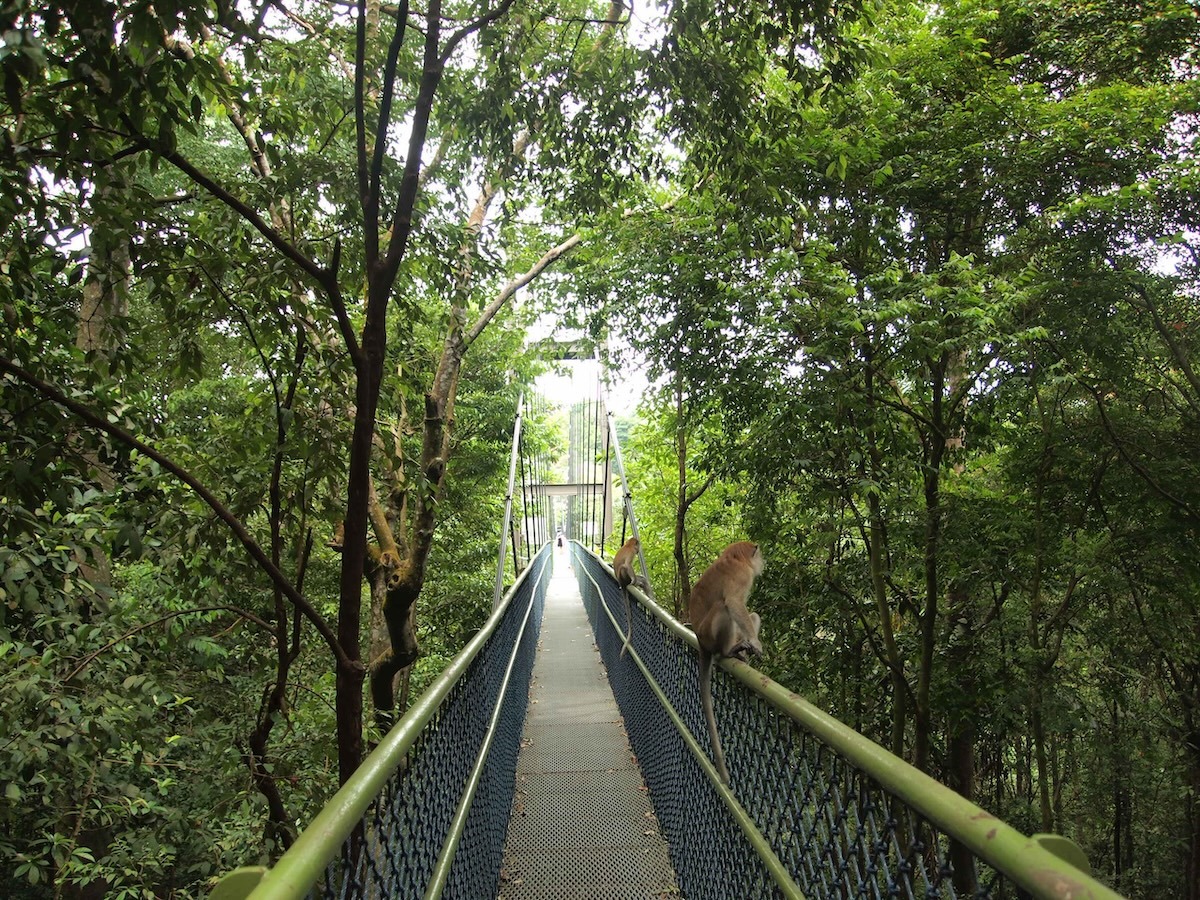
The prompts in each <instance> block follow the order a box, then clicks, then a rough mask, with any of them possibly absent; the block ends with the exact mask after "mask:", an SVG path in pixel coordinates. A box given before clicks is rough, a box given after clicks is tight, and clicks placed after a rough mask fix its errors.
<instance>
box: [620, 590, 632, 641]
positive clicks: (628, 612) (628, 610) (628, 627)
mask: <svg viewBox="0 0 1200 900" xmlns="http://www.w3.org/2000/svg"><path fill="white" fill-rule="evenodd" d="M621 593H622V594H624V595H625V643H624V644H622V645H621V652H620V653H619V654H618V658H620V657H624V656H625V651H626V650H628V649H629V641H630V639H631V638H632V637H633V616H632V609H633V606H632V604H631V603H630V602H629V588H627V587H622V588H621Z"/></svg>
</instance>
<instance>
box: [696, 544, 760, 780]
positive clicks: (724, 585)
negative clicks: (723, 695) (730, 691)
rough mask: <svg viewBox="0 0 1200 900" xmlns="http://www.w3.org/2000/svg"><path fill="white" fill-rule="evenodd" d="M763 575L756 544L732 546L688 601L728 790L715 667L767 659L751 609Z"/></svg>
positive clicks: (705, 702)
mask: <svg viewBox="0 0 1200 900" xmlns="http://www.w3.org/2000/svg"><path fill="white" fill-rule="evenodd" d="M762 570H763V558H762V554H761V553H760V552H759V550H758V545H757V544H753V543H751V542H750V541H738V542H737V543H736V544H730V545H729V546H728V547H726V548H725V549H724V550H723V551H722V552H721V555H720V556H718V557H717V559H716V561H715V562H714V563H713V564H712V565H711V566H709V567H708V568H707V569H705V570H704V574H703V575H701V576H700V579H699V580H698V581H697V582H696V586H695V587H693V588H692V594H691V596H690V597H689V598H688V616H689V617H690V618H691V620H692V630H693V631H695V632H696V640H697V642H698V643H699V644H700V702H701V704H702V706H703V707H704V718H705V721H706V722H707V723H708V734H709V737H710V738H711V739H712V748H713V761H714V763H715V764H716V767H717V772H718V774H720V776H721V780H722V781H723V782H725V784H726V785H728V784H729V771H728V770H727V769H726V768H725V754H724V752H722V750H721V738H720V736H719V735H718V734H717V720H716V717H715V716H714V715H713V706H712V667H713V661H714V660H716V659H718V658H720V657H722V656H732V657H734V658H736V659H740V660H742V661H743V662H744V661H745V659H746V654H748V653H751V654H754V655H755V656H759V655H761V654H762V643H761V642H760V641H759V639H758V630H759V627H760V626H761V625H762V620H761V619H760V618H759V616H758V613H752V612H750V611H749V610H748V609H746V600H747V598H749V596H750V591H751V589H752V588H753V587H754V579H755V577H756V576H757V575H759V574H761V573H762Z"/></svg>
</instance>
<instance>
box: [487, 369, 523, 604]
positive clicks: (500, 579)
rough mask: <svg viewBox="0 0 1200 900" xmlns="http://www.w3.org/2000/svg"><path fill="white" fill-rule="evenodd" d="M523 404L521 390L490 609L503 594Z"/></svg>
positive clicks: (498, 601)
mask: <svg viewBox="0 0 1200 900" xmlns="http://www.w3.org/2000/svg"><path fill="white" fill-rule="evenodd" d="M524 405H525V394H524V392H522V393H521V394H520V396H518V397H517V418H516V421H515V422H514V423H513V442H512V455H511V456H510V457H509V461H508V493H507V494H505V496H504V522H503V524H501V526H500V549H499V550H497V551H496V592H495V594H494V595H493V596H492V609H495V608H496V607H498V606H499V605H500V599H501V598H502V597H503V596H504V560H505V557H506V554H507V552H508V524H509V522H510V521H511V520H512V500H513V486H514V485H515V484H516V480H517V451H518V449H519V448H520V446H521V411H522V409H523V408H524ZM514 552H515V551H514Z"/></svg>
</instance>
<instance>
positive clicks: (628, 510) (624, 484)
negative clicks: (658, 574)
mask: <svg viewBox="0 0 1200 900" xmlns="http://www.w3.org/2000/svg"><path fill="white" fill-rule="evenodd" d="M600 391H601V398H602V399H603V400H604V408H605V413H606V414H607V416H608V434H609V439H610V440H611V441H612V446H613V450H614V451H615V455H616V459H617V471H618V472H619V473H620V474H621V503H622V504H623V507H624V510H625V517H626V518H627V519H628V520H629V525H630V527H631V528H632V530H633V536H634V537H635V538H637V539H638V563H639V564H640V565H641V568H642V577H643V578H645V579H646V585H647V588H648V590H647V592H646V593H648V594H649V595H650V599H651V600H653V599H654V588H653V587H650V572H649V571H648V570H647V569H646V553H645V551H644V550H643V549H642V536H641V534H639V533H638V524H637V516H635V515H634V514H633V494H631V493H630V492H629V476H628V475H626V474H625V458H624V457H623V456H622V455H621V440H620V438H618V437H617V423H616V420H615V419H613V414H612V410H611V409H609V408H608V393H607V392H606V391H605V390H604V383H603V382H601V383H600Z"/></svg>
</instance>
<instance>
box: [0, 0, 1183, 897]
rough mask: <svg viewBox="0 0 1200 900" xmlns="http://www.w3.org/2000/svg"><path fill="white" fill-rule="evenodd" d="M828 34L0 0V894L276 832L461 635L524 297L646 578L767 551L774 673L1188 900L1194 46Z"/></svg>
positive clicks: (168, 879)
mask: <svg viewBox="0 0 1200 900" xmlns="http://www.w3.org/2000/svg"><path fill="white" fill-rule="evenodd" d="M863 11H864V10H863V8H862V5H860V4H858V3H854V2H846V3H841V2H839V3H836V4H826V3H814V2H806V0H799V2H792V0H771V2H758V3H750V4H745V3H742V4H732V3H721V2H707V0H705V2H700V0H679V2H676V3H671V4H663V5H662V6H661V7H655V8H651V7H643V6H641V5H635V6H633V8H632V9H631V8H630V7H629V6H628V5H626V4H623V3H620V2H616V3H609V4H603V3H590V2H586V0H551V2H537V3H534V2H529V0H497V2H495V3H494V4H491V5H489V4H481V3H475V2H465V0H463V2H458V0H454V2H452V0H444V2H440V3H431V4H429V5H428V6H427V7H426V8H422V9H413V8H410V6H409V5H407V4H405V5H402V6H400V7H392V6H387V5H384V4H379V3H377V2H375V0H369V2H363V3H361V4H360V5H357V6H356V5H355V4H346V3H342V2H328V0H294V2H293V0H285V2H279V0H270V2H245V3H239V4H228V3H215V4H212V3H206V2H178V0H176V2H172V0H161V2H156V3H154V4H153V5H151V4H148V3H144V2H140V0H115V2H113V0H71V2H59V3H53V2H52V3H37V4H35V3H32V2H29V0H4V2H0V32H2V33H3V38H4V40H3V42H2V44H0V79H2V81H3V95H2V98H0V315H2V317H3V327H2V328H0V386H2V391H3V392H2V394H0V438H2V439H0V535H2V538H0V691H2V692H3V697H4V700H3V703H2V704H0V724H2V725H3V730H2V731H0V734H2V735H3V736H2V737H0V784H3V790H4V803H3V805H2V806H0V860H3V864H2V865H0V893H2V894H4V895H5V896H13V897H24V896H29V897H33V896H45V895H48V894H54V895H55V896H92V895H99V894H101V893H106V894H107V895H109V896H113V897H124V896H128V897H133V896H159V895H162V896H168V895H173V896H194V895H199V894H201V893H203V891H204V890H205V887H206V886H207V885H210V884H211V883H212V881H213V879H214V878H215V877H216V876H217V875H219V874H220V873H221V872H224V871H227V870H228V869H230V868H232V867H233V866H235V865H238V864H241V863H246V862H253V861H256V860H267V859H270V858H271V857H273V856H274V855H276V854H277V853H278V852H279V851H280V849H281V848H283V847H286V846H287V845H288V844H289V843H290V841H291V840H292V839H293V838H294V835H295V833H296V831H297V829H298V828H299V827H302V826H303V824H304V823H305V822H306V821H308V820H309V819H310V818H311V816H312V814H313V812H314V811H315V810H316V809H318V808H319V807H320V805H321V804H322V803H323V801H324V799H325V798H326V797H327V796H328V795H329V793H330V791H331V790H332V789H333V788H334V787H335V786H336V784H337V783H338V781H339V779H344V778H345V777H347V776H348V774H349V773H350V772H351V771H353V768H354V766H355V765H357V763H358V760H359V758H360V757H361V754H362V752H363V750H364V749H366V747H367V746H368V745H369V743H370V742H371V741H373V740H375V739H376V738H377V736H378V734H379V733H380V730H382V729H386V728H387V727H389V725H390V723H391V721H392V717H393V715H394V712H395V711H396V710H397V709H402V708H403V705H404V702H405V697H406V696H409V695H411V694H412V692H414V691H417V690H419V689H420V687H421V686H422V684H424V683H425V682H426V681H427V680H428V679H429V678H430V677H431V675H432V674H433V673H435V672H436V671H438V670H439V668H440V667H441V666H442V665H444V663H445V660H446V659H448V658H449V657H450V656H451V655H452V654H453V653H454V652H455V651H456V650H457V649H458V648H459V647H460V646H461V645H462V643H463V642H464V641H465V640H466V639H467V638H468V637H469V635H470V634H471V633H472V632H473V631H474V629H475V628H476V627H477V625H478V624H479V622H480V621H482V618H483V616H484V615H485V614H486V610H487V607H488V603H489V601H490V597H491V583H492V579H493V577H494V576H493V574H492V572H491V568H492V566H493V565H494V559H495V556H494V554H495V540H496V538H497V528H498V523H499V518H500V509H501V508H502V506H503V495H504V485H503V479H504V477H505V475H506V466H507V457H506V453H505V450H506V447H507V441H508V435H509V429H510V427H511V420H512V414H513V410H514V409H515V406H516V399H517V396H518V394H519V392H520V390H521V385H522V384H523V383H527V382H528V381H529V379H530V377H531V376H532V374H533V373H534V372H535V371H536V364H535V362H534V361H533V360H532V359H531V358H530V354H528V352H527V351H526V349H525V341H524V329H525V326H526V324H527V323H528V321H529V316H530V315H532V311H531V309H530V308H528V307H525V306H518V305H517V304H516V301H515V295H516V294H517V292H518V291H519V290H521V289H523V288H525V287H527V286H530V285H532V286H533V287H534V288H535V289H537V288H538V286H539V285H547V284H548V288H545V289H544V290H545V295H546V296H548V297H559V298H563V297H565V298H567V300H566V301H565V303H564V305H565V306H566V307H569V309H570V312H571V315H572V316H573V317H574V318H575V319H576V320H577V321H578V322H579V323H581V324H584V325H586V326H587V327H588V329H589V331H590V333H591V335H592V336H593V337H595V338H597V339H605V340H606V341H607V346H608V347H609V348H610V351H611V352H612V353H613V354H614V356H615V358H616V360H617V362H619V363H622V364H624V363H629V362H632V361H634V360H638V359H641V360H645V361H647V363H648V366H649V375H650V377H651V379H652V382H653V384H654V396H653V397H652V398H651V399H650V401H649V402H648V403H647V405H646V406H645V408H644V411H643V412H644V421H643V423H642V424H641V425H639V426H638V427H637V428H636V429H635V431H634V434H633V435H632V440H631V441H630V443H629V446H628V458H627V464H628V468H629V470H630V473H631V476H632V477H633V479H634V480H635V482H636V483H635V485H634V491H635V495H636V496H637V498H638V505H639V512H640V516H641V520H642V536H643V540H644V542H645V543H646V546H647V549H648V556H649V560H650V563H651V567H652V576H653V577H654V580H655V584H656V586H657V587H658V593H659V595H660V597H667V596H672V597H673V599H674V602H675V603H676V604H677V608H678V605H681V604H682V600H683V598H684V597H686V595H687V592H688V588H689V585H690V583H691V581H692V580H694V578H695V577H696V575H697V574H698V572H699V571H700V569H701V568H702V567H703V566H704V565H705V564H706V563H707V562H708V560H709V559H711V558H712V556H713V555H714V554H715V553H716V552H717V551H718V550H719V549H720V547H721V546H722V545H723V544H724V543H726V542H727V541H729V540H733V539H736V538H740V537H743V536H749V537H751V538H753V539H755V540H758V541H760V542H761V543H762V544H763V547H764V551H765V553H766V556H767V558H768V561H769V567H768V571H767V574H766V575H765V576H764V578H763V579H762V581H761V583H760V587H759V588H758V589H757V592H756V595H755V601H756V603H757V605H758V608H759V610H760V611H761V612H762V614H763V617H764V620H765V623H766V624H765V630H764V637H767V638H768V640H769V648H770V649H769V657H768V659H767V666H768V668H769V670H770V671H771V672H772V674H773V675H775V677H776V678H778V680H780V681H782V682H784V683H786V684H788V685H789V686H791V687H793V688H795V689H797V690H803V691H804V692H806V693H807V694H808V695H810V696H811V697H812V698H813V699H814V700H816V701H817V702H819V703H821V704H822V705H825V706H827V707H828V708H830V709H831V710H833V711H834V712H835V713H837V714H838V715H839V716H841V717H842V718H843V719H845V720H846V721H847V722H849V723H850V724H852V725H854V726H855V727H856V728H859V729H860V730H862V731H863V732H865V733H867V734H869V735H871V736H873V737H875V738H876V739H878V740H880V741H881V742H882V743H884V744H885V745H887V746H890V747H891V748H892V749H893V750H895V751H896V752H897V753H900V754H902V755H904V756H906V757H907V758H909V759H911V760H913V761H914V762H915V763H916V764H917V765H919V766H921V767H923V768H925V769H927V770H929V771H931V772H932V773H934V774H935V775H936V776H937V777H939V778H942V779H943V780H945V781H947V782H948V783H950V784H952V785H953V786H955V787H956V788H957V789H958V790H960V791H962V792H963V793H965V794H967V795H969V796H972V797H974V798H976V799H977V800H978V801H979V802H980V803H982V804H983V805H984V806H986V807H988V808H989V809H992V810H994V811H995V812H996V813H998V814H1000V815H1002V816H1003V817H1005V818H1006V819H1008V820H1010V821H1011V822H1012V823H1013V824H1015V825H1017V826H1018V827H1020V828H1023V829H1025V830H1027V831H1039V830H1053V831H1059V832H1062V833H1065V834H1067V835H1069V836H1071V837H1073V838H1074V839H1075V840H1076V841H1077V842H1079V843H1080V845H1081V846H1082V847H1083V849H1084V850H1085V851H1086V852H1087V854H1088V856H1089V858H1090V859H1091V860H1092V862H1093V865H1094V866H1095V868H1096V870H1097V872H1098V874H1100V875H1101V876H1102V877H1103V878H1105V879H1106V880H1108V881H1110V882H1111V883H1112V884H1113V885H1114V886H1115V887H1116V888H1118V889H1119V890H1121V891H1122V892H1124V893H1127V894H1128V895H1130V896H1133V897H1148V898H1149V897H1167V896H1183V897H1187V898H1189V900H1200V601H1198V598H1200V556H1198V555H1197V548H1198V547H1200V540H1197V538H1198V537H1200V535H1198V533H1197V532H1198V529H1200V493H1198V491H1200V478H1198V477H1197V476H1198V475H1200V472H1197V465H1198V464H1200V463H1198V460H1200V430H1198V428H1197V423H1198V422H1200V377H1198V375H1197V370H1196V358H1197V350H1198V349H1200V291H1198V288H1200V282H1198V276H1200V270H1198V266H1200V258H1198V257H1197V255H1196V252H1195V241H1196V235H1197V232H1198V231H1200V227H1198V226H1200V223H1198V221H1197V219H1198V218H1200V201H1198V193H1197V184H1198V179H1200V171H1198V168H1197V163H1196V153H1195V151H1196V130H1197V127H1198V125H1200V120H1198V115H1200V80H1198V78H1197V69H1196V63H1197V60H1196V58H1195V49H1194V48H1195V47H1196V46H1197V42H1198V39H1200V20H1198V18H1197V16H1196V14H1195V10H1194V8H1193V7H1192V4H1190V3H1188V2H1186V0H1146V2H1142V3H1138V4H1130V3H1127V2H1124V0H1066V2H1061V0H1054V2H1051V0H951V2H942V3H924V2H920V3H910V2H899V0H897V2H892V0H885V2H881V3H875V4H868V5H866V12H867V13H868V15H866V16H865V17H864V16H862V13H863ZM563 261H567V262H566V266H565V267H564V262H563ZM548 276H552V277H548ZM535 418H536V417H535ZM530 427H531V429H532V431H531V435H530V440H531V441H533V442H534V443H536V444H537V446H539V447H540V448H542V449H543V451H544V454H545V455H546V456H550V455H552V452H553V448H554V447H555V446H556V441H557V438H556V437H554V436H551V435H548V434H547V433H546V430H545V429H543V430H542V431H541V433H538V427H537V423H535V422H533V421H531V422H530ZM668 586H673V590H671V591H669V590H668ZM367 687H369V692H368V691H367V690H366V688H367ZM367 696H369V697H370V703H369V704H367V703H364V698H365V697H367Z"/></svg>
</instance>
